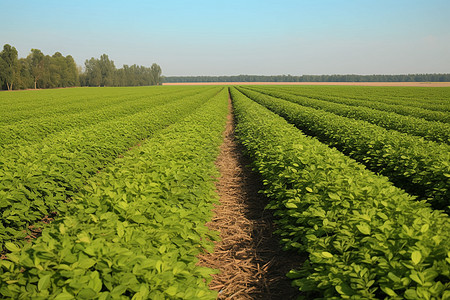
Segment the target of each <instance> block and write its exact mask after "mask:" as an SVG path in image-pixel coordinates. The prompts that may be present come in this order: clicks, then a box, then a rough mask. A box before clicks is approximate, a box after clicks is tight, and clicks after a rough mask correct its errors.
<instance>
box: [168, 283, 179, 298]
mask: <svg viewBox="0 0 450 300" xmlns="http://www.w3.org/2000/svg"><path fill="white" fill-rule="evenodd" d="M177 290H178V288H177V287H176V286H173V285H172V286H171V287H169V288H168V289H166V293H167V295H169V296H172V297H173V296H175V295H176V293H177Z"/></svg>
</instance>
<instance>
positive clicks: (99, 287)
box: [0, 89, 228, 299]
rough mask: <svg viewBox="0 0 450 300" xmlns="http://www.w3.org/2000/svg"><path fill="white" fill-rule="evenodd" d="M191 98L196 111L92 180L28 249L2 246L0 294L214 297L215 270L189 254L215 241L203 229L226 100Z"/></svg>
mask: <svg viewBox="0 0 450 300" xmlns="http://www.w3.org/2000/svg"><path fill="white" fill-rule="evenodd" d="M215 93H217V89H216V90H215ZM198 98H200V99H202V100H204V101H201V102H202V103H203V104H202V105H201V106H200V108H198V109H197V110H195V112H193V113H192V114H190V115H189V116H187V117H186V118H185V119H184V120H182V121H181V122H178V123H175V124H173V125H171V126H169V127H167V128H166V129H164V130H161V131H159V132H158V133H156V134H155V136H154V137H152V138H151V139H148V140H147V141H145V142H144V143H143V144H142V146H140V147H137V148H135V149H133V150H131V151H129V152H127V153H126V154H125V155H124V157H123V158H118V159H116V161H115V163H114V164H113V165H110V166H109V167H107V168H105V169H104V170H103V171H102V172H101V173H99V174H98V175H96V176H94V177H92V178H91V179H89V180H88V182H87V183H86V185H85V186H84V187H83V188H82V189H81V190H80V191H79V192H78V193H76V194H74V195H73V197H72V201H70V202H67V203H64V204H62V205H63V206H64V207H65V208H64V211H66V213H65V215H64V216H63V217H61V218H58V219H57V220H55V221H54V222H52V223H51V224H49V225H48V226H46V227H45V229H44V230H43V232H42V236H41V237H39V238H38V239H36V240H35V241H34V242H33V243H32V244H29V245H27V246H25V247H23V248H19V247H17V246H16V245H15V244H13V243H7V244H6V246H7V248H8V249H9V251H10V253H8V255H7V256H8V258H7V259H5V260H1V261H0V278H1V286H0V295H2V296H3V297H5V298H33V299H49V298H50V299H129V298H132V299H215V297H216V296H217V293H216V292H215V291H211V290H209V288H208V283H209V282H210V279H211V278H210V274H211V273H213V272H214V270H211V269H207V268H204V267H199V266H197V265H196V263H197V258H196V256H197V255H198V254H199V253H201V252H203V251H204V250H209V251H211V250H212V247H213V245H212V242H211V241H212V240H216V239H217V234H216V233H215V232H211V231H210V230H209V229H208V228H207V227H206V226H205V225H204V224H205V223H206V222H207V221H209V220H210V217H211V215H212V212H211V209H212V208H213V207H212V205H213V203H215V202H216V201H217V195H216V193H215V186H214V179H213V178H214V177H217V175H218V172H217V170H216V168H215V166H214V161H215V159H216V157H217V155H218V151H219V149H218V148H219V145H220V143H221V142H222V131H223V129H224V126H225V121H226V115H227V105H228V103H227V98H228V95H227V92H226V90H225V89H222V91H221V92H220V93H219V94H217V95H216V96H215V97H213V96H211V95H210V96H209V98H208V99H204V97H203V96H202V97H198ZM206 100H207V101H206ZM178 104H179V105H180V103H179V102H178ZM178 113H179V112H178ZM172 114H177V113H176V112H172Z"/></svg>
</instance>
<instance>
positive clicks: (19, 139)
mask: <svg viewBox="0 0 450 300" xmlns="http://www.w3.org/2000/svg"><path fill="white" fill-rule="evenodd" d="M200 91H201V90H182V91H180V92H177V93H172V92H171V93H162V94H156V93H155V95H153V96H151V97H149V96H148V95H139V96H137V95H136V96H134V97H130V96H125V95H122V96H121V97H119V98H120V101H113V100H111V101H110V102H108V101H107V100H108V99H104V98H100V99H96V100H92V101H93V102H96V103H97V105H96V106H95V107H89V109H88V110H84V111H82V112H77V113H71V114H57V115H50V116H49V115H45V113H46V112H45V110H46V107H45V106H44V107H43V108H42V110H43V112H36V114H37V115H41V114H44V116H43V117H39V118H32V119H28V120H24V121H21V122H17V123H15V124H10V125H4V126H0V147H1V146H3V147H5V146H6V145H8V147H16V144H24V143H33V142H36V141H40V140H42V139H43V138H44V137H46V136H48V135H51V134H53V133H56V132H61V131H64V130H68V129H74V128H75V129H77V130H80V129H81V128H83V127H86V126H88V125H92V124H96V123H100V122H105V121H108V120H111V119H115V118H119V117H123V116H127V115H131V114H134V113H138V112H140V111H142V110H146V109H149V108H151V107H155V106H158V105H161V104H166V103H168V102H170V101H174V100H176V99H179V98H182V97H187V96H190V95H194V94H196V93H198V92H200ZM119 94H120V93H119ZM11 115H12V116H14V113H12V114H11Z"/></svg>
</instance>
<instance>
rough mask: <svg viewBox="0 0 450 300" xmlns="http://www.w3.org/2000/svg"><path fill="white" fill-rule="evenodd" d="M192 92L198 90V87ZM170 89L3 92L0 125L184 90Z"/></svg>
mask: <svg viewBox="0 0 450 300" xmlns="http://www.w3.org/2000/svg"><path fill="white" fill-rule="evenodd" d="M195 89H197V90H200V88H199V87H196V88H195ZM186 90H187V89H181V88H177V87H176V88H175V89H173V88H172V87H145V88H144V87H141V88H134V89H133V88H104V89H98V88H76V89H57V90H38V91H20V92H14V93H3V94H2V100H1V101H0V126H2V125H8V124H9V125H14V124H15V123H17V122H21V121H25V122H27V121H30V120H33V119H38V118H42V117H57V116H62V115H67V116H69V115H71V114H76V113H80V112H85V111H90V110H95V109H98V108H99V107H107V106H110V105H114V104H118V103H122V102H126V101H127V100H129V99H133V98H141V97H147V98H151V97H154V96H158V95H161V94H169V93H176V92H182V91H186Z"/></svg>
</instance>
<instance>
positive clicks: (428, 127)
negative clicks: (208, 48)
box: [253, 87, 450, 144]
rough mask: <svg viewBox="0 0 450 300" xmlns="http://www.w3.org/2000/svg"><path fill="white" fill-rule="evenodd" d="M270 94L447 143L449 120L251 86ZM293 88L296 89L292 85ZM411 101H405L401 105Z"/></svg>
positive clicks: (449, 129) (449, 136)
mask: <svg viewBox="0 0 450 300" xmlns="http://www.w3.org/2000/svg"><path fill="white" fill-rule="evenodd" d="M253 90H255V91H257V92H262V93H265V94H268V95H270V96H273V97H276V98H281V99H285V100H288V101H291V102H293V103H297V104H300V105H303V106H308V107H312V108H316V109H320V110H323V111H327V112H331V113H334V114H336V115H339V116H343V117H347V118H351V119H357V120H364V121H367V122H369V123H372V124H375V125H378V126H381V127H383V128H386V129H393V130H397V131H400V132H404V133H408V134H411V135H417V136H421V137H423V138H425V139H427V140H430V141H435V142H440V143H447V144H450V124H448V123H442V122H438V121H427V120H424V119H422V118H416V117H412V116H404V115H399V114H397V113H393V112H389V111H380V110H376V109H373V108H369V107H365V106H351V105H346V104H341V103H336V102H330V101H326V100H320V99H313V98H309V97H304V96H297V95H295V94H291V93H290V91H291V90H287V91H286V92H285V91H284V90H279V89H273V90H272V89H269V90H266V89H261V88H257V87H255V88H253ZM292 91H295V90H294V89H292ZM411 102H412V101H408V102H406V101H404V103H403V104H404V105H407V104H409V103H411Z"/></svg>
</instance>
